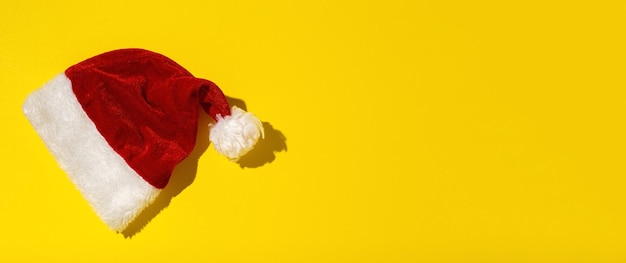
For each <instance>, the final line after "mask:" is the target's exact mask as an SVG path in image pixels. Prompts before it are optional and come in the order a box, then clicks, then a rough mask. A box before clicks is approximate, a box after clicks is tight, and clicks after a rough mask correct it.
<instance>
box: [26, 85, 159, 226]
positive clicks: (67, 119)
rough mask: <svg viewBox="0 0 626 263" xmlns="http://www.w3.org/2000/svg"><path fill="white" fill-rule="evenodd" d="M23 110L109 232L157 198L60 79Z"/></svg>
mask: <svg viewBox="0 0 626 263" xmlns="http://www.w3.org/2000/svg"><path fill="white" fill-rule="evenodd" d="M23 110H24V114H26V117H27V118H28V120H29V121H30V122H31V124H32V125H33V127H34V128H35V130H36V131H37V133H38V134H39V136H40V137H41V138H42V139H43V141H44V143H45V144H46V146H47V147H48V149H49V150H50V152H52V155H54V157H55V158H56V159H57V161H58V162H59V165H60V166H61V168H63V170H65V172H67V174H68V175H69V177H70V179H71V180H72V182H73V183H74V184H75V185H76V188H78V190H79V191H80V192H81V193H82V194H83V196H84V197H85V199H87V201H89V203H90V204H91V206H92V207H93V208H94V210H95V211H96V213H97V214H98V215H99V216H100V218H101V219H102V220H103V221H104V222H105V223H106V224H107V225H108V226H109V227H110V228H111V229H112V230H115V231H122V230H124V229H125V228H126V227H127V226H128V224H129V223H130V222H132V221H133V220H134V219H135V217H137V215H138V214H139V212H141V211H142V210H143V209H144V208H145V207H147V206H148V205H149V204H150V203H152V201H154V199H155V198H156V197H157V196H158V195H159V193H160V192H161V190H160V189H158V188H155V187H154V186H152V185H150V184H149V183H148V182H146V181H144V180H143V178H141V177H140V176H139V175H138V174H137V173H136V172H135V171H134V170H133V169H131V168H130V167H129V166H128V164H126V162H125V161H124V159H122V157H120V156H119V155H118V154H117V153H116V152H115V151H114V150H113V149H112V148H111V147H110V146H109V144H108V143H107V142H106V140H105V139H104V138H103V137H102V135H100V133H99V132H98V130H97V129H96V126H95V125H94V124H93V122H92V121H91V119H89V117H88V116H87V114H85V112H84V111H83V108H82V106H81V105H80V104H79V103H78V100H76V97H75V95H74V92H73V91H72V83H71V81H70V80H69V79H68V78H67V77H66V76H65V74H59V75H58V76H56V77H55V78H54V79H52V80H51V81H49V82H48V83H46V84H45V85H44V86H43V87H42V88H40V89H39V90H37V91H35V92H33V94H31V95H30V96H29V97H28V98H27V99H26V102H25V103H24V106H23Z"/></svg>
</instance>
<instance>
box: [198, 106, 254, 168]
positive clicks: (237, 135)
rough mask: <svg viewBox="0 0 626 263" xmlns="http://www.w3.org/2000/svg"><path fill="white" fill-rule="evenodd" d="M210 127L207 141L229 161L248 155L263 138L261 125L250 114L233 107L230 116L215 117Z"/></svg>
mask: <svg viewBox="0 0 626 263" xmlns="http://www.w3.org/2000/svg"><path fill="white" fill-rule="evenodd" d="M209 126H211V133H210V135H209V140H211V142H212V143H213V147H214V148H215V150H216V151H217V152H219V153H220V154H222V155H224V156H226V157H228V158H229V159H230V160H231V161H237V160H238V159H239V157H241V156H243V155H245V154H246V153H248V152H249V151H250V150H252V148H253V147H254V145H255V144H256V143H257V142H258V141H259V138H263V137H264V136H265V134H264V133H263V125H262V124H261V121H259V119H257V117H255V116H254V115H253V114H252V113H249V112H245V111H243V110H242V109H240V108H238V107H237V106H233V108H232V109H231V114H230V116H226V117H222V116H220V115H218V116H217V123H215V124H213V125H209Z"/></svg>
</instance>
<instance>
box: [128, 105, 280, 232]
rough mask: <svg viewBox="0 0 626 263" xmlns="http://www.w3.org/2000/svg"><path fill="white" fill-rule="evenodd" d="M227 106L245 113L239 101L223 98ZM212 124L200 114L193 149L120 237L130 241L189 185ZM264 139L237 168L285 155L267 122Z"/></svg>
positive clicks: (208, 118)
mask: <svg viewBox="0 0 626 263" xmlns="http://www.w3.org/2000/svg"><path fill="white" fill-rule="evenodd" d="M227 99H228V103H229V104H230V105H231V106H237V107H239V108H241V109H243V110H246V111H247V106H246V103H245V102H244V101H243V100H241V99H236V98H232V97H227ZM213 122H214V121H213V120H212V119H211V118H210V117H209V116H208V115H207V114H206V113H204V112H203V111H200V118H199V120H198V135H197V136H196V138H198V139H197V140H196V146H195V148H194V150H193V151H192V152H191V154H190V155H189V156H188V157H187V158H185V160H183V161H182V162H181V163H180V164H178V165H177V166H176V168H175V169H174V172H173V173H172V177H171V178H170V181H169V183H168V184H167V187H165V188H164V189H163V191H162V192H161V194H160V195H159V196H158V197H157V199H156V200H155V201H154V203H152V204H151V205H150V206H148V207H147V208H146V209H145V210H144V211H142V212H141V213H140V214H139V216H138V217H137V218H136V219H135V221H133V222H132V223H131V224H130V225H129V226H128V227H127V228H126V229H125V230H124V231H122V234H123V235H124V237H127V238H130V237H133V236H134V235H136V234H138V233H139V232H140V231H141V230H142V229H143V228H144V227H145V226H146V225H147V224H148V223H149V222H150V221H151V220H152V219H153V218H154V217H155V216H157V215H158V214H159V212H161V211H162V210H163V209H165V208H167V207H168V206H169V205H170V202H171V200H172V198H175V197H176V196H177V195H178V194H180V193H181V192H182V191H183V190H185V188H187V187H188V186H189V185H191V184H192V183H193V181H194V179H195V178H196V173H197V172H198V160H199V159H200V157H201V156H202V155H203V154H204V152H205V151H206V150H207V148H208V147H209V144H210V142H209V140H206V139H204V138H209V129H207V127H208V125H210V124H211V123H213ZM262 124H263V128H264V133H265V137H264V138H263V139H262V140H261V141H259V142H258V144H257V145H256V146H255V148H254V149H253V150H252V151H250V152H249V153H248V154H246V155H245V156H243V157H241V158H240V159H239V160H238V161H237V163H238V164H239V165H240V166H241V168H242V169H243V168H256V167H260V166H263V165H265V164H269V163H271V162H273V161H274V159H276V153H277V152H282V151H287V142H286V141H287V138H286V137H285V135H284V134H283V133H282V132H280V131H279V130H276V129H274V127H272V125H271V124H270V123H269V122H265V121H264V122H262Z"/></svg>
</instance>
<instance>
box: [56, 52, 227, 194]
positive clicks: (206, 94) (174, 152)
mask: <svg viewBox="0 0 626 263" xmlns="http://www.w3.org/2000/svg"><path fill="white" fill-rule="evenodd" d="M65 75H66V76H67V77H68V78H69V79H70V80H71V82H72V89H73V91H74V93H75V95H76V98H77V99H78V101H79V103H80V104H81V105H82V107H83V109H84V110H85V113H86V114H87V116H89V118H90V119H91V120H92V121H93V123H94V124H95V126H96V128H97V129H98V131H99V132H100V134H102V136H103V137H104V138H105V139H106V141H107V142H108V143H109V145H111V147H112V148H113V150H115V151H116V152H117V153H118V154H119V155H120V156H121V157H122V158H124V160H126V162H127V163H128V165H129V166H130V167H131V168H132V169H134V170H135V171H136V172H137V173H138V174H139V175H140V176H142V177H143V179H144V180H146V181H147V182H148V183H150V184H151V185H153V186H154V187H156V188H159V189H162V188H164V187H165V186H166V185H167V183H168V181H169V179H170V176H171V174H172V171H173V170H174V167H175V166H176V165H177V164H178V163H180V162H181V161H182V160H183V159H185V158H186V157H187V156H189V154H190V153H191V151H192V150H193V148H194V146H195V143H196V134H197V126H198V113H199V112H198V110H199V109H200V107H199V106H202V108H204V109H205V111H207V113H209V115H210V116H211V117H213V118H216V116H217V115H218V114H220V115H222V116H227V115H230V107H229V105H228V102H227V101H226V98H225V97H224V94H223V93H222V91H221V90H220V89H219V88H218V87H217V86H216V85H215V84H214V83H213V82H211V81H208V80H205V79H200V78H195V77H193V76H192V75H191V73H189V72H188V71H187V70H185V69H184V68H183V67H181V66H180V65H178V64H177V63H176V62H174V61H172V60H171V59H169V58H167V57H165V56H163V55H160V54H157V53H154V52H151V51H147V50H142V49H122V50H115V51H111V52H107V53H104V54H101V55H98V56H95V57H93V58H90V59H87V60H85V61H83V62H81V63H78V64H76V65H74V66H72V67H70V68H68V69H67V70H66V71H65ZM84 147H89V145H84ZM103 168H104V169H106V168H105V167H103Z"/></svg>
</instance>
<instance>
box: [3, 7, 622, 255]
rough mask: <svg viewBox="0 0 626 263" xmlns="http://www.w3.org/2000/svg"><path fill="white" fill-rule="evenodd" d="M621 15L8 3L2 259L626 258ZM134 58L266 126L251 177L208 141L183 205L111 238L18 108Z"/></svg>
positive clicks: (171, 205)
mask: <svg viewBox="0 0 626 263" xmlns="http://www.w3.org/2000/svg"><path fill="white" fill-rule="evenodd" d="M625 11H626V4H625V2H624V1H463V2H454V1H404V2H403V1H394V0H389V1H326V0H323V1H311V2H301V1H283V2H280V1H117V0H114V1H75V2H63V1H59V2H56V3H55V2H54V1H10V0H3V1H2V3H0V89H1V92H0V120H1V121H2V123H3V124H2V129H1V132H0V134H1V136H0V149H1V150H0V151H1V152H0V162H1V165H2V166H1V167H3V173H2V174H3V175H2V179H1V181H0V213H1V214H0V227H1V230H2V232H1V234H0V261H1V262H56V261H58V262H141V261H150V262H349V261H352V262H624V261H626V227H625V226H626V212H625V211H626V209H625V208H626V202H625V201H626V193H625V192H626V191H625V188H626V169H625V166H624V164H625V157H626V140H625V139H624V138H625V135H626V129H625V128H626V125H625V113H626V78H625V77H626V75H625V73H626V32H625V29H626V16H625V14H626V13H625ZM124 47H140V48H146V49H150V50H153V51H157V52H160V53H163V54H165V55H167V56H169V57H171V58H172V59H174V60H175V61H177V62H179V63H180V64H181V65H183V66H184V67H186V68H187V69H189V70H190V71H191V72H192V73H193V74H194V75H196V76H200V77H203V78H208V79H211V80H213V81H215V82H216V83H217V84H218V85H220V87H221V88H222V89H223V90H224V91H225V93H226V94H227V95H228V96H230V97H232V98H237V99H240V100H242V101H243V102H245V104H246V106H247V107H248V110H250V111H252V112H254V113H255V114H256V115H257V116H258V117H259V118H261V119H262V120H263V121H264V122H266V123H265V126H266V128H270V132H269V134H268V135H269V136H268V138H269V139H268V141H266V142H265V143H264V145H263V146H262V147H261V148H262V149H260V150H259V151H257V152H255V153H254V155H253V156H251V158H249V159H247V161H246V162H247V163H246V164H242V165H239V164H236V163H231V162H229V161H228V160H226V159H225V158H224V157H221V156H219V155H218V154H216V153H215V151H214V150H213V148H212V147H209V148H206V147H207V145H206V143H204V144H202V143H201V144H200V146H199V149H200V150H199V151H198V152H197V153H196V154H195V155H194V157H195V158H196V159H197V158H198V156H200V154H202V155H201V157H200V160H199V163H198V164H197V173H196V165H195V160H191V161H187V162H186V163H185V164H184V165H183V166H185V167H183V168H181V169H179V170H178V172H177V173H176V174H175V177H176V178H174V179H173V184H172V185H173V186H172V188H171V189H169V190H167V191H168V195H169V197H170V198H169V199H165V200H161V201H159V202H160V204H159V206H160V207H158V209H152V210H153V211H151V212H150V213H152V215H148V216H145V218H143V219H142V220H143V221H144V222H143V223H142V224H140V225H138V226H134V227H135V230H133V231H131V233H125V234H118V233H114V232H112V231H110V230H108V229H107V228H106V226H105V225H104V224H103V223H102V222H101V221H100V220H99V219H98V218H97V217H96V215H95V213H93V212H92V210H91V208H90V207H89V206H88V204H87V202H86V201H84V199H83V198H82V197H81V196H80V194H79V193H78V191H77V190H76V189H75V188H74V186H73V185H72V184H71V182H70V181H69V180H68V179H67V177H66V175H65V174H64V173H63V172H62V171H61V170H60V168H59V167H58V166H57V164H56V162H55V161H54V159H53V157H52V156H51V155H50V153H49V152H48V151H47V150H46V148H45V146H44V144H43V143H42V142H41V140H40V139H39V137H38V136H37V135H36V133H35V132H34V130H33V129H32V127H31V126H30V125H29V123H28V122H27V120H26V119H25V118H24V116H23V115H22V113H21V104H22V102H23V101H24V99H25V98H26V96H27V95H28V94H29V93H30V92H32V91H33V90H35V89H36V88H38V87H40V86H41V85H42V84H43V83H45V82H46V81H47V80H49V79H51V78H52V77H53V76H55V75H56V74H58V73H59V72H61V71H63V70H64V69H65V68H67V67H69V66H71V65H73V64H75V63H77V62H79V61H82V60H84V59H86V58H88V57H91V56H93V55H96V54H99V53H102V52H105V51H109V50H113V49H117V48H124ZM240 102H241V101H240ZM200 134H201V135H206V132H202V131H200ZM201 139H202V138H201ZM85 147H88V146H85ZM205 148H206V150H205ZM242 166H243V167H242ZM160 209H162V210H161V211H160V212H159V210H160ZM150 219H151V220H150Z"/></svg>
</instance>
